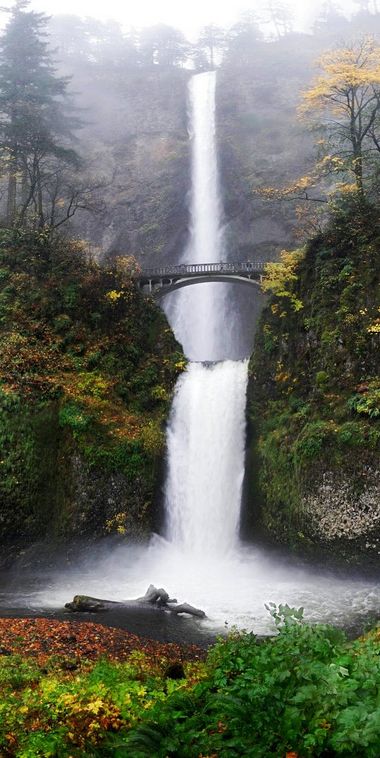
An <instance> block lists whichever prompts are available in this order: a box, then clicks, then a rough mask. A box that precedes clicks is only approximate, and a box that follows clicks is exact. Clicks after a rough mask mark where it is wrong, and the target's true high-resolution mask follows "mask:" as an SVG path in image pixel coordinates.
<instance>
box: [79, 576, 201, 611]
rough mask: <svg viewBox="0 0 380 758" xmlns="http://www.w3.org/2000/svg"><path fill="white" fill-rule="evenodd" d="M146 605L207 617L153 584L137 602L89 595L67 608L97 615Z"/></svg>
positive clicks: (82, 596)
mask: <svg viewBox="0 0 380 758" xmlns="http://www.w3.org/2000/svg"><path fill="white" fill-rule="evenodd" d="M144 605H145V606H147V607H149V608H156V609H159V608H160V609H162V610H165V611H170V612H171V613H175V614H176V615H178V614H180V613H188V614H189V615H190V616H197V617H198V618H202V619H203V618H205V617H206V614H205V612H204V611H201V610H200V609H199V608H194V606H193V605H189V603H178V602H177V600H176V599H175V598H170V596H169V595H168V593H167V592H166V590H164V589H162V587H159V588H157V587H154V586H153V584H150V585H149V587H148V589H147V591H146V593H145V595H144V596H143V597H138V598H137V599H136V600H126V601H125V602H124V603H120V602H117V601H116V600H102V599H101V598H97V597H89V596H88V595H75V597H74V599H73V600H72V602H71V603H66V604H65V608H67V610H69V611H72V612H82V613H83V612H87V613H88V612H91V613H97V612H98V611H109V610H112V609H114V608H136V607H138V606H144Z"/></svg>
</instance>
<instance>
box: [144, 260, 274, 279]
mask: <svg viewBox="0 0 380 758" xmlns="http://www.w3.org/2000/svg"><path fill="white" fill-rule="evenodd" d="M265 265H266V261H252V262H251V261H246V262H244V263H227V262H220V263H190V264H187V263H183V264H180V265H178V266H159V267H157V268H150V269H144V270H143V271H140V272H138V273H136V274H135V278H136V279H140V280H141V279H145V280H146V279H148V280H149V279H151V280H152V279H162V278H166V277H168V278H170V279H172V278H174V277H182V276H186V277H188V276H198V275H199V274H243V275H244V276H249V275H254V274H259V273H262V272H263V270H264V266H265Z"/></svg>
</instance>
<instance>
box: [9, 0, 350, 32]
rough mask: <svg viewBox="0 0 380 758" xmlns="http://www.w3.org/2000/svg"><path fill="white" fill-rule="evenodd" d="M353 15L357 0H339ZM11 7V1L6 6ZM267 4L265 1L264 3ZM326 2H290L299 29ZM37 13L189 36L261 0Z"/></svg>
mask: <svg viewBox="0 0 380 758" xmlns="http://www.w3.org/2000/svg"><path fill="white" fill-rule="evenodd" d="M337 2H338V4H340V7H341V8H342V10H344V11H346V12H347V13H350V11H352V9H353V8H355V3H354V0H337ZM6 4H7V5H8V4H10V3H9V0H8V2H6V3H4V5H6ZM262 4H263V5H265V2H263V3H262ZM322 4H323V0H289V5H292V7H293V8H294V12H295V15H296V19H297V28H299V29H305V28H307V26H308V24H309V23H310V22H311V21H312V19H313V17H314V16H315V13H316V9H317V8H318V7H321V5H322ZM31 5H32V7H33V8H34V9H35V10H39V11H44V12H45V13H48V14H49V15H52V14H58V13H74V14H76V15H80V16H95V17H97V18H101V19H107V18H115V19H117V20H118V21H120V22H121V23H122V24H123V25H124V26H126V27H130V26H136V27H140V26H147V25H148V26H149V25H153V24H157V23H165V24H170V25H171V26H175V27H177V28H179V29H182V31H184V32H185V34H186V35H187V36H189V37H192V36H194V35H196V34H197V32H198V31H199V29H200V28H201V27H202V26H205V25H206V24H209V23H215V24H219V25H221V26H229V25H231V24H233V23H234V21H235V20H236V18H237V17H238V15H239V13H240V12H243V11H246V10H249V8H256V9H257V7H259V6H260V2H259V0H253V1H252V2H251V3H250V2H249V0H191V2H188V0H132V2H131V0H32V4H31Z"/></svg>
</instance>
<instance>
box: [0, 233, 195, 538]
mask: <svg viewBox="0 0 380 758" xmlns="http://www.w3.org/2000/svg"><path fill="white" fill-rule="evenodd" d="M1 243H2V244H1V252H0V258H1V260H0V270H1V280H0V311H1V325H0V356H1V357H0V422H1V423H0V434H1V449H2V460H1V469H0V502H1V508H0V539H1V541H2V543H3V544H4V543H6V542H18V543H23V544H24V543H28V542H29V541H31V540H35V539H41V538H43V537H49V538H53V537H54V538H69V537H72V536H81V537H86V536H91V537H95V536H101V535H104V534H109V533H113V532H115V533H123V534H124V533H126V534H128V535H130V536H132V535H134V536H137V535H141V534H143V533H147V532H148V531H149V529H150V528H151V525H152V518H153V505H154V492H155V488H156V485H157V474H158V466H159V464H160V460H161V458H162V455H163V448H164V433H163V423H164V421H165V419H166V415H167V412H168V409H169V405H170V400H171V392H172V388H173V386H174V382H175V380H176V377H177V376H178V374H179V373H180V371H181V370H182V369H183V368H184V365H185V363H184V360H183V356H182V353H181V352H180V349H179V346H178V345H177V344H176V342H175V340H174V338H173V335H172V333H171V331H170V329H169V327H168V325H167V322H166V320H165V318H164V316H163V314H162V313H161V311H159V310H158V309H157V308H156V307H155V306H154V305H153V304H152V303H151V302H149V301H146V300H144V299H143V298H142V296H141V295H140V294H139V292H138V291H136V290H135V288H134V285H133V282H132V281H131V278H130V275H129V261H128V260H125V259H119V260H118V261H117V262H116V263H115V264H114V265H112V266H109V267H107V268H101V267H99V266H98V265H96V264H94V263H93V262H88V261H87V260H86V257H85V255H84V251H83V249H82V247H81V246H80V245H78V243H75V242H68V241H65V240H62V239H56V240H54V241H51V240H49V238H48V237H46V235H45V233H44V232H42V233H35V234H31V233H27V232H7V233H3V237H2V240H1Z"/></svg>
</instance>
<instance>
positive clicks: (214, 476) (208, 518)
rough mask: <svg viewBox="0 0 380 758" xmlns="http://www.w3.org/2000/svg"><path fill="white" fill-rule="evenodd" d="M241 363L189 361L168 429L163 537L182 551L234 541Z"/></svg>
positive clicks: (240, 472) (220, 551) (219, 549)
mask: <svg viewBox="0 0 380 758" xmlns="http://www.w3.org/2000/svg"><path fill="white" fill-rule="evenodd" d="M246 384H247V367H246V363H245V362H244V363H243V362H241V363H234V362H233V361H226V362H224V363H217V364H215V365H214V366H210V367H209V368H208V367H207V366H204V365H202V364H198V363H193V364H190V366H189V368H188V371H187V372H186V374H184V376H183V377H181V378H180V380H179V383H178V386H177V394H176V397H175V400H174V404H173V411H172V415H171V420H170V426H169V430H168V439H167V445H168V463H169V471H168V479H167V486H166V510H167V515H168V530H167V537H168V539H169V540H170V541H171V542H173V543H174V544H175V545H178V546H181V547H182V548H183V549H184V550H185V551H186V552H187V553H190V554H191V553H194V554H196V553H198V554H199V555H198V556H197V560H199V557H200V556H202V555H205V554H206V553H207V554H208V555H210V554H211V553H213V554H214V555H215V557H218V556H224V557H225V556H226V553H227V552H228V551H231V550H232V549H233V548H235V547H236V546H237V542H238V531H239V517H240V501H241V491H242V483H243V476H244V438H245V395H246Z"/></svg>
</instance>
